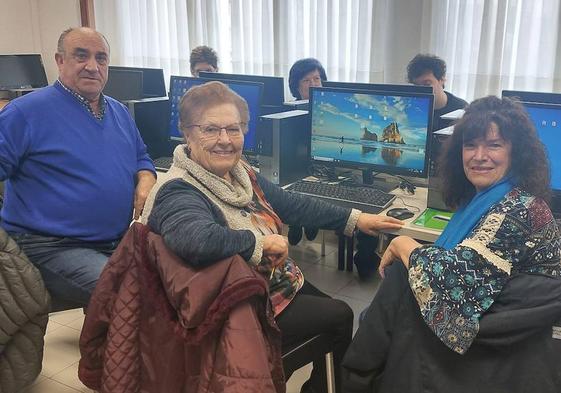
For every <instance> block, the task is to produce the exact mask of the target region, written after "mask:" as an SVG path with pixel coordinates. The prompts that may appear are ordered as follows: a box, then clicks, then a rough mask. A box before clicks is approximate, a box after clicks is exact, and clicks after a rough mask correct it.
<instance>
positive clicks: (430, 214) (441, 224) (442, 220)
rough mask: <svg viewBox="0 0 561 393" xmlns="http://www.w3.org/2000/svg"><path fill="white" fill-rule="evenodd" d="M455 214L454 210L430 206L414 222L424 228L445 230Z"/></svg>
mask: <svg viewBox="0 0 561 393" xmlns="http://www.w3.org/2000/svg"><path fill="white" fill-rule="evenodd" d="M453 215H454V213H453V212H447V211H443V210H437V209H433V208H430V207H428V208H427V209H426V210H425V211H424V212H423V214H421V215H420V216H419V218H417V219H416V220H415V221H413V224H415V225H418V226H421V227H424V228H429V229H436V230H443V229H444V228H446V225H447V224H448V221H450V218H451V217H452V216H453Z"/></svg>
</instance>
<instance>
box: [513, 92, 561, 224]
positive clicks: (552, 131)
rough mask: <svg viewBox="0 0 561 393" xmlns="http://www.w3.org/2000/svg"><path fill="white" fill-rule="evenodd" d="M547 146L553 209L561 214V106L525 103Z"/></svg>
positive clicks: (556, 213)
mask: <svg viewBox="0 0 561 393" xmlns="http://www.w3.org/2000/svg"><path fill="white" fill-rule="evenodd" d="M522 105H524V107H525V108H526V111H527V112H528V114H529V115H530V119H531V120H532V122H533V123H534V126H535V127H536V131H537V133H538V137H539V138H540V140H541V142H542V143H543V144H544V146H545V150H546V152H547V156H548V158H549V165H550V172H551V189H552V190H553V203H552V209H553V211H554V213H555V215H556V216H558V215H559V214H561V105H555V104H542V103H535V102H523V103H522Z"/></svg>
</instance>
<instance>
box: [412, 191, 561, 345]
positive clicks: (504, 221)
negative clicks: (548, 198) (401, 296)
mask: <svg viewBox="0 0 561 393" xmlns="http://www.w3.org/2000/svg"><path fill="white" fill-rule="evenodd" d="M560 245H561V242H560V234H559V230H558V228H557V225H556V223H555V220H554V219H553V215H552V214H551V211H550V209H549V207H548V206H547V204H546V203H545V202H544V201H543V200H541V199H539V198H536V197H534V196H532V195H529V194H528V193H526V192H524V191H522V190H520V189H517V188H515V189H513V190H512V191H511V192H509V193H508V194H507V195H505V197H504V198H503V199H502V200H501V201H500V202H499V203H497V204H496V205H495V206H493V207H492V208H491V209H490V210H489V212H488V213H487V215H485V216H483V217H482V218H481V220H480V221H479V222H478V224H477V225H476V226H475V228H474V229H473V231H472V232H471V233H470V234H469V235H468V236H467V237H466V238H465V239H464V240H463V241H462V242H461V243H460V244H458V245H457V246H456V247H454V248H452V249H450V250H449V251H447V250H445V249H443V248H441V247H437V246H433V245H431V246H424V247H421V248H418V249H416V250H415V251H414V252H413V253H412V254H411V257H410V260H409V262H410V266H409V283H410V286H411V289H412V290H413V293H414V295H415V298H416V299H417V302H418V304H419V307H420V310H421V314H422V316H423V319H424V320H425V322H426V323H427V325H428V326H429V327H430V329H431V330H432V331H433V332H434V333H435V334H436V336H437V337H438V338H439V339H440V340H441V341H442V342H443V343H444V344H445V345H446V346H448V347H449V348H450V349H452V350H454V351H455V352H457V353H460V354H464V353H465V352H466V351H467V350H468V349H469V347H470V345H471V344H472V342H473V340H474V339H475V337H476V335H477V333H478V331H479V321H480V319H481V317H482V315H483V314H484V313H485V312H486V311H487V310H488V309H489V307H491V305H492V304H493V302H494V301H495V299H496V298H497V296H498V294H499V293H500V292H501V290H502V289H503V286H504V285H505V283H506V282H507V281H508V280H509V277H510V276H511V274H513V273H540V274H545V275H549V276H554V277H558V276H559V275H560V273H561V263H560ZM527 296H531V293H527Z"/></svg>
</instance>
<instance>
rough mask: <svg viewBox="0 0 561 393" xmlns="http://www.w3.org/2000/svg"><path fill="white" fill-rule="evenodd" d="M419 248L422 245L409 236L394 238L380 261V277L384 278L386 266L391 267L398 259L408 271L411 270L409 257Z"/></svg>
mask: <svg viewBox="0 0 561 393" xmlns="http://www.w3.org/2000/svg"><path fill="white" fill-rule="evenodd" d="M417 247H421V244H420V243H419V242H417V241H416V240H414V239H412V238H410V237H409V236H398V237H396V238H394V239H393V240H392V241H391V242H390V244H388V248H386V251H385V252H384V255H382V259H381V260H380V266H379V267H378V272H379V273H380V276H382V278H384V277H385V275H384V269H385V268H386V266H389V265H391V264H392V263H394V261H396V260H398V259H400V260H401V262H403V265H405V268H406V269H409V257H410V256H411V253H412V252H413V250H414V249H416V248H417Z"/></svg>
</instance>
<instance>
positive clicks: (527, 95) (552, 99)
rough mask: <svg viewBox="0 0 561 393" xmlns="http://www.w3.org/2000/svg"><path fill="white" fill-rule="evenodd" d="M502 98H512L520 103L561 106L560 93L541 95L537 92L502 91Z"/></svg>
mask: <svg viewBox="0 0 561 393" xmlns="http://www.w3.org/2000/svg"><path fill="white" fill-rule="evenodd" d="M502 96H503V97H509V98H514V99H516V100H518V101H521V102H542V103H544V104H558V105H561V93H542V92H537V91H520V90H503V92H502Z"/></svg>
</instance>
